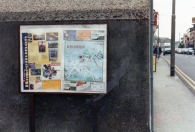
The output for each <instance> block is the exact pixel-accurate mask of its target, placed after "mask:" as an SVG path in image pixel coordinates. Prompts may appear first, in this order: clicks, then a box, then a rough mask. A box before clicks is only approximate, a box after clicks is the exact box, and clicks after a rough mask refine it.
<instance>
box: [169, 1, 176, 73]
mask: <svg viewBox="0 0 195 132" xmlns="http://www.w3.org/2000/svg"><path fill="white" fill-rule="evenodd" d="M170 60H171V67H170V76H175V0H173V1H172V22H171V58H170Z"/></svg>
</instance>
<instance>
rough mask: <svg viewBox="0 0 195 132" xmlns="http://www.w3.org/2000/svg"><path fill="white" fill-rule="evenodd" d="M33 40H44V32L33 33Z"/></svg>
mask: <svg viewBox="0 0 195 132" xmlns="http://www.w3.org/2000/svg"><path fill="white" fill-rule="evenodd" d="M33 40H45V33H36V34H33Z"/></svg>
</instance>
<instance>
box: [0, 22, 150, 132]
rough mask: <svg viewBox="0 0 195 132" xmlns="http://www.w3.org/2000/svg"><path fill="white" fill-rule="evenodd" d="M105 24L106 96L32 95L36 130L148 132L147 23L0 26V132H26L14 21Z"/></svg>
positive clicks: (25, 98) (26, 114)
mask: <svg viewBox="0 0 195 132" xmlns="http://www.w3.org/2000/svg"><path fill="white" fill-rule="evenodd" d="M82 22H84V23H89V22H92V23H94V22H95V23H104V22H106V23H108V75H107V76H108V91H109V92H108V94H106V95H65V94H63V95H62V94H61V95H57V94H45V95H43V94H37V95H35V112H36V116H35V119H36V124H35V126H36V131H37V132H92V131H93V130H94V129H95V130H98V131H99V132H119V131H124V132H148V131H149V42H148V41H149V23H148V22H149V21H148V19H142V20H141V19H137V20H136V19H135V20H102V21H44V22H41V21H40V22H35V21H34V22H32V21H31V22H30V21H29V22H16V21H15V22H1V24H0V31H1V33H0V58H1V59H0V67H1V68H0V131H2V132H15V131H16V132H28V131H29V95H28V94H19V47H18V41H19V34H18V33H19V32H18V26H19V25H20V24H68V23H72V24H74V23H82Z"/></svg>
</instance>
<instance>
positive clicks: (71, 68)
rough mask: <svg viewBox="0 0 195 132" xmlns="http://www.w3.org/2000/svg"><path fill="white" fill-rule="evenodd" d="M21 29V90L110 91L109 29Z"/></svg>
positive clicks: (63, 91)
mask: <svg viewBox="0 0 195 132" xmlns="http://www.w3.org/2000/svg"><path fill="white" fill-rule="evenodd" d="M103 27H106V26H103ZM27 28H28V27H27ZM39 28H42V26H40V27H39ZM27 31H28V32H27ZM20 32H21V39H20V43H21V44H20V46H21V48H20V49H21V51H20V53H21V57H22V59H21V63H22V67H21V77H22V78H21V79H22V80H21V83H22V87H21V92H35V93H37V92H54V93H55V92H62V93H66V92H67V93H69V92H70V93H105V92H106V78H105V77H106V74H105V69H106V68H105V67H106V65H105V62H106V56H105V53H106V46H105V44H106V30H105V28H101V30H94V29H91V30H83V29H82V28H81V29H80V30H78V29H77V30H76V29H66V28H65V29H61V28H59V29H58V30H52V29H51V30H50V29H47V30H45V31H43V32H40V31H37V30H34V29H31V30H30V31H29V30H26V27H25V28H24V29H23V30H20Z"/></svg>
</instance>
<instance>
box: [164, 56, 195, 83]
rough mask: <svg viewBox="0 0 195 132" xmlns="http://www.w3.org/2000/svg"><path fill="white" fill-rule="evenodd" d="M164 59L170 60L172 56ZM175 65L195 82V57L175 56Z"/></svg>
mask: <svg viewBox="0 0 195 132" xmlns="http://www.w3.org/2000/svg"><path fill="white" fill-rule="evenodd" d="M164 57H166V58H167V59H169V60H170V54H166V55H165V56H164ZM175 65H176V66H178V67H179V69H180V70H182V71H183V72H184V73H185V74H186V75H188V76H189V77H190V78H191V79H192V80H195V55H186V54H175Z"/></svg>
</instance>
